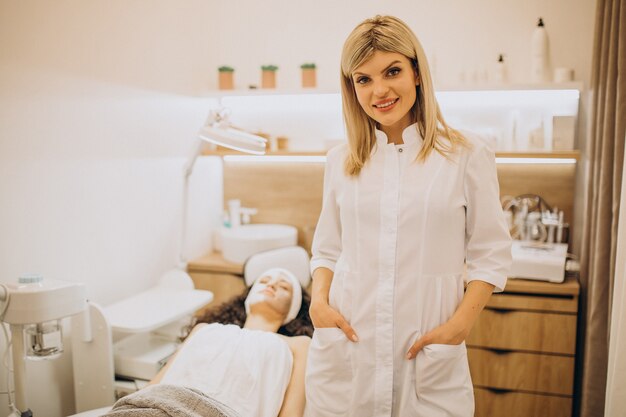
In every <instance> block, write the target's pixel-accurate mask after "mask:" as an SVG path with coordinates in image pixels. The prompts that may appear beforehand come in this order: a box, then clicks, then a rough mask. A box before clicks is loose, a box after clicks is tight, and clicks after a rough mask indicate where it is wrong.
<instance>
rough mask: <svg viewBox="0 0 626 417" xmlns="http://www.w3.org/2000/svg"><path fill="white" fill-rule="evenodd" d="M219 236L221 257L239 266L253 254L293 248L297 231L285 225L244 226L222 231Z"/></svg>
mask: <svg viewBox="0 0 626 417" xmlns="http://www.w3.org/2000/svg"><path fill="white" fill-rule="evenodd" d="M220 234H221V241H222V256H224V259H226V260H227V261H230V262H234V263H239V264H242V263H244V262H245V261H246V259H248V258H249V257H250V256H251V255H254V254H255V253H258V252H263V251H266V250H270V249H278V248H282V247H285V246H294V245H296V244H297V242H298V229H296V228H295V227H293V226H289V225H286V224H246V225H243V226H239V227H235V228H232V229H222V231H221V232H220Z"/></svg>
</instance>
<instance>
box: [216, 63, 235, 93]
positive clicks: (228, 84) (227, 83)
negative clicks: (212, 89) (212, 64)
mask: <svg viewBox="0 0 626 417" xmlns="http://www.w3.org/2000/svg"><path fill="white" fill-rule="evenodd" d="M217 71H218V72H219V88H220V90H233V89H234V88H235V81H234V78H235V77H234V73H235V69H234V68H231V67H227V66H221V67H219V68H218V69H217Z"/></svg>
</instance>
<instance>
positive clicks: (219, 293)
mask: <svg viewBox="0 0 626 417" xmlns="http://www.w3.org/2000/svg"><path fill="white" fill-rule="evenodd" d="M189 275H190V276H191V279H192V280H193V284H194V286H195V287H196V288H197V289H199V290H209V291H211V292H213V301H212V302H211V304H209V305H207V308H210V307H213V306H217V305H220V304H221V303H223V302H224V301H227V300H229V299H230V298H232V297H233V296H235V295H239V294H241V293H242V292H243V290H244V289H245V288H246V284H245V283H244V281H243V278H242V277H240V276H238V275H232V274H214V273H204V272H190V273H189Z"/></svg>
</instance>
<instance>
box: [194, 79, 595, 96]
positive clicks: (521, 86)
mask: <svg viewBox="0 0 626 417" xmlns="http://www.w3.org/2000/svg"><path fill="white" fill-rule="evenodd" d="M435 90H436V91H437V93H451V92H488V91H544V90H545V91H555V90H572V91H579V92H581V91H582V90H583V83H582V82H579V81H570V82H563V83H479V84H470V83H467V84H455V85H446V86H441V87H438V86H435ZM316 94H322V95H337V96H339V89H338V88H323V87H315V88H304V87H301V88H253V89H233V90H209V91H204V92H202V93H200V94H199V95H200V96H202V97H211V98H224V97H250V96H252V97H254V96H298V95H316Z"/></svg>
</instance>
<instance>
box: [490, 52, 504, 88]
mask: <svg viewBox="0 0 626 417" xmlns="http://www.w3.org/2000/svg"><path fill="white" fill-rule="evenodd" d="M493 78H494V80H495V81H496V82H497V83H505V82H507V81H508V79H507V70H506V64H505V63H504V55H503V54H500V55H498V62H497V63H496V68H495V73H494V77H493Z"/></svg>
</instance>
